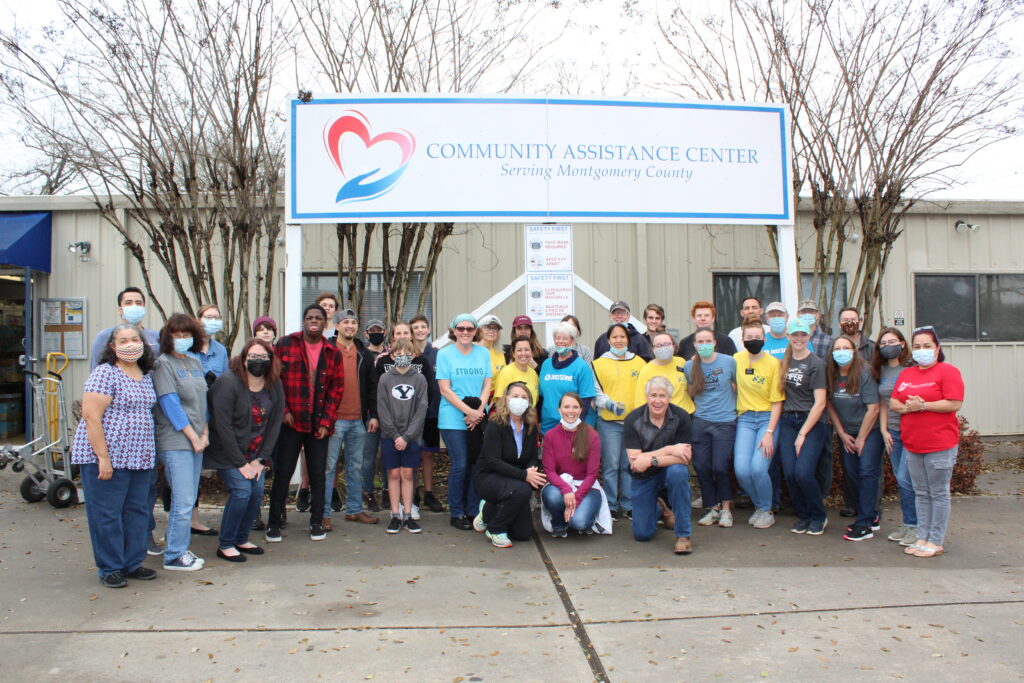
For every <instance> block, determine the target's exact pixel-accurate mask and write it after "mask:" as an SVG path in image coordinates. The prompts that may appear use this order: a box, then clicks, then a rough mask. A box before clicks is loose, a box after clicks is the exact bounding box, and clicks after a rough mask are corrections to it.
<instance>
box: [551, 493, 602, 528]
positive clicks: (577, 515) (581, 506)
mask: <svg viewBox="0 0 1024 683" xmlns="http://www.w3.org/2000/svg"><path fill="white" fill-rule="evenodd" d="M540 499H541V501H543V503H544V507H545V508H547V511H548V512H549V513H551V528H552V529H553V530H555V529H565V528H566V526H568V527H569V528H572V529H575V530H576V531H590V529H591V527H593V526H594V520H595V519H597V513H598V512H600V511H601V494H600V493H599V492H598V491H597V490H596V489H590V490H589V491H587V495H585V496H583V500H581V501H579V502H578V503H577V504H576V511H575V512H573V513H572V517H570V518H569V522H568V523H566V521H565V498H563V497H562V492H561V491H559V490H558V487H557V486H555V485H554V484H548V485H547V486H545V487H544V488H542V489H541V491H540Z"/></svg>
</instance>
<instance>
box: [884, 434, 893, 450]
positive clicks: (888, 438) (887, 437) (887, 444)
mask: <svg viewBox="0 0 1024 683" xmlns="http://www.w3.org/2000/svg"><path fill="white" fill-rule="evenodd" d="M882 441H884V442H885V453H886V455H888V454H889V453H892V447H893V439H892V434H890V433H889V430H888V429H883V430H882Z"/></svg>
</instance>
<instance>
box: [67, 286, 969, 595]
mask: <svg viewBox="0 0 1024 683" xmlns="http://www.w3.org/2000/svg"><path fill="white" fill-rule="evenodd" d="M144 306H145V299H144V296H143V294H142V292H141V291H139V290H138V289H136V288H128V289H126V290H125V291H123V292H121V294H120V295H119V296H118V313H119V315H120V317H121V318H122V323H121V324H119V325H117V326H115V327H113V328H109V329H107V330H103V331H102V332H100V334H99V335H98V336H97V341H96V343H95V344H94V347H93V351H94V357H93V366H94V368H93V370H92V372H91V374H90V376H89V378H88V380H87V381H86V384H85V388H84V395H83V400H82V415H83V419H82V421H81V423H80V424H79V426H78V429H77V432H76V434H75V437H74V442H73V447H72V462H73V463H76V464H78V465H80V466H81V473H82V484H83V487H84V489H85V494H86V507H87V512H88V520H89V531H90V536H91V539H92V544H93V551H94V557H95V560H96V566H97V569H98V572H99V576H100V581H101V582H102V583H103V584H104V585H106V586H110V587H120V586H124V585H126V583H127V580H128V579H139V580H146V579H152V578H155V576H156V572H154V571H153V570H151V569H149V568H147V567H145V566H143V564H142V563H143V560H144V559H145V557H146V554H147V552H149V553H150V554H160V555H163V566H164V568H165V569H168V570H180V571H192V570H197V569H201V568H202V567H203V566H204V564H205V561H204V559H203V558H200V557H198V556H197V555H196V554H195V553H194V552H192V551H191V550H190V549H189V545H190V543H189V541H190V538H191V536H192V535H194V534H207V535H211V534H216V535H218V536H219V547H218V550H217V556H218V557H219V558H221V559H223V560H225V561H228V562H244V561H246V560H247V559H248V558H249V557H252V556H257V555H261V554H263V552H264V550H263V548H261V547H260V546H258V545H257V544H255V543H253V542H252V540H251V539H250V532H251V531H252V530H253V529H254V528H255V529H260V528H262V529H264V539H265V541H266V542H268V543H276V542H280V541H281V540H282V539H283V534H282V529H284V528H285V527H286V525H287V509H286V508H287V504H288V502H289V493H290V492H289V485H290V483H291V481H292V477H293V475H294V474H295V471H296V469H297V468H298V467H299V466H300V463H302V477H301V480H302V484H301V485H300V488H299V491H298V494H297V507H298V509H300V510H308V512H309V538H310V539H311V540H313V541H320V540H323V539H324V538H326V535H327V533H328V532H330V531H331V530H332V528H333V527H332V524H331V516H332V515H331V513H332V512H337V511H341V510H342V509H343V510H344V519H345V520H346V521H348V522H352V523H358V524H376V523H378V522H379V521H380V520H379V519H378V517H376V516H375V515H374V514H373V513H374V512H375V511H376V510H377V509H379V508H378V507H377V506H376V498H375V493H374V486H373V483H374V480H375V478H376V475H377V472H378V469H377V468H378V463H379V466H380V469H381V474H382V479H383V481H385V482H386V484H385V485H386V491H385V495H383V496H382V497H381V501H382V503H384V507H386V508H389V509H390V517H389V519H388V524H387V525H386V528H385V531H386V532H387V533H389V534H398V533H400V532H402V531H403V530H404V531H407V532H409V533H418V532H420V531H421V527H420V525H419V520H420V506H421V504H422V505H423V507H424V508H426V509H428V510H431V511H434V512H442V511H443V510H444V506H443V505H442V503H441V502H440V501H439V500H438V499H437V498H436V497H435V496H434V494H433V483H434V481H433V480H434V473H433V466H434V461H435V457H436V455H437V453H438V452H439V449H440V446H441V443H442V441H443V443H444V447H445V449H446V451H447V454H448V458H449V460H450V469H449V473H448V480H447V484H448V486H447V503H448V512H449V515H450V524H451V526H452V527H454V528H456V529H459V530H466V531H469V530H475V531H477V532H481V533H483V534H485V535H486V537H487V538H488V539H489V540H490V542H491V543H492V544H493V545H494V546H496V547H502V548H504V547H509V546H511V545H512V544H513V543H514V542H520V541H525V540H528V539H529V538H530V537H531V536H532V534H533V533H534V522H533V513H532V506H533V499H534V492H535V491H536V492H539V500H540V506H541V522H542V525H543V527H544V528H545V529H546V530H547V531H549V532H550V534H551V535H552V536H553V537H555V538H562V537H565V536H566V535H567V534H568V531H569V530H570V529H571V530H574V531H576V532H578V533H581V534H591V533H598V534H610V533H612V528H613V524H614V521H615V520H622V519H623V518H624V517H626V518H629V519H631V528H632V533H633V536H634V538H635V539H636V540H639V541H647V540H650V539H652V538H653V537H654V536H655V533H656V529H657V525H658V524H659V522H660V523H662V524H664V525H665V527H666V528H669V529H671V530H672V531H673V533H674V536H675V545H674V552H675V553H677V554H681V555H685V554H689V553H690V552H692V550H693V543H692V540H691V536H692V527H691V513H690V511H691V507H697V508H700V507H703V508H704V509H705V510H706V512H705V513H704V514H703V516H701V517H700V519H699V521H698V524H699V525H703V526H712V525H716V526H719V527H730V526H732V525H733V522H734V514H735V505H734V503H735V502H736V498H737V494H738V493H739V491H738V490H737V489H736V488H735V486H734V479H733V476H734V475H735V481H738V483H739V487H740V489H741V490H742V491H743V492H745V494H746V496H748V497H749V499H750V502H751V504H752V507H753V508H754V512H753V514H752V515H751V516H750V518H749V520H748V522H749V523H750V524H751V525H752V526H753V527H755V528H757V529H766V528H769V527H771V526H772V525H774V524H775V521H776V520H775V513H776V512H777V511H778V510H779V507H780V505H781V496H782V481H783V480H785V483H786V488H787V490H788V493H789V498H790V501H791V502H792V505H793V508H794V511H795V513H796V521H795V522H794V523H793V525H792V527H791V531H792V532H793V533H797V534H809V535H820V534H821V533H823V532H824V530H825V527H826V525H827V517H826V515H825V509H824V504H823V498H824V497H826V496H827V495H828V493H829V490H830V488H831V481H832V472H831V466H832V441H833V434H834V435H835V438H836V439H837V440H838V443H839V445H840V447H841V449H842V453H843V458H842V463H843V472H844V498H845V500H844V502H845V505H846V507H848V508H849V510H847V509H845V508H844V510H843V511H842V512H841V514H844V515H849V516H851V517H852V518H853V521H852V524H850V525H849V526H848V527H847V528H846V530H845V533H844V538H846V539H847V540H850V541H861V540H866V539H869V538H872V536H873V534H874V532H875V531H877V530H878V529H879V528H880V526H879V525H880V519H879V517H880V506H879V500H880V496H881V474H882V458H883V456H884V454H885V453H888V455H889V458H890V461H891V463H892V467H893V471H894V473H895V475H896V478H897V481H898V483H899V495H900V505H901V511H902V520H901V521H902V524H901V525H900V526H899V527H898V528H897V529H896V530H894V531H893V532H892V533H891V534H890V535H889V538H890V540H893V541H897V542H900V543H901V544H902V545H903V546H905V548H906V552H907V553H909V554H912V555H916V556H919V557H932V556H935V555H938V554H940V553H941V552H942V551H943V542H944V536H945V531H946V525H947V521H948V516H949V481H950V475H951V471H952V466H953V463H954V462H955V460H956V453H957V445H958V443H959V426H958V423H957V419H956V411H957V410H958V409H959V407H960V405H961V402H962V400H963V383H962V380H961V378H960V374H959V372H958V371H957V370H956V368H954V367H952V366H951V365H949V364H947V363H945V362H944V355H943V353H942V349H941V347H940V344H939V340H938V338H937V336H936V334H935V331H934V330H933V329H932V328H930V327H923V328H919V329H916V330H914V333H913V335H912V337H911V339H910V341H909V342H908V341H907V339H906V338H905V337H904V336H903V334H902V333H901V332H900V331H899V330H898V329H896V328H891V327H888V328H884V329H883V330H882V331H881V333H880V335H879V338H878V341H877V342H876V341H873V340H870V339H867V338H865V337H864V335H862V334H861V326H860V324H861V321H860V316H859V315H858V312H857V311H856V310H854V309H844V310H843V311H842V312H841V314H840V326H841V330H842V335H840V336H838V337H836V338H835V339H832V338H831V337H829V336H828V335H826V334H824V333H823V332H822V331H821V330H820V329H818V307H817V305H816V303H815V302H814V301H811V300H805V301H803V302H801V303H800V305H799V309H798V311H797V315H796V316H794V317H793V318H792V319H790V316H789V313H788V311H787V310H786V307H785V306H784V305H783V304H781V303H779V302H773V303H771V304H769V305H768V306H767V307H766V308H765V309H763V310H762V306H761V302H760V301H759V300H758V299H756V298H754V297H749V298H748V299H746V300H744V302H743V307H742V309H741V314H742V315H743V317H744V321H743V323H742V325H740V326H739V327H738V328H736V329H735V330H732V331H731V332H730V333H729V334H722V333H719V332H716V331H715V328H714V325H715V317H716V313H717V311H716V309H715V306H714V305H713V304H711V303H710V302H706V301H700V302H697V303H695V304H694V306H693V307H692V308H691V311H690V315H691V319H692V321H693V323H694V327H695V331H694V332H693V333H692V334H690V335H688V336H686V337H684V338H683V339H681V340H676V339H674V338H673V337H672V335H671V334H669V333H668V332H667V331H666V329H665V325H664V323H665V311H664V309H663V308H662V307H660V306H658V305H655V304H652V305H649V306H648V307H647V308H646V309H645V311H644V322H645V324H646V325H645V326H646V328H647V329H646V330H644V331H643V332H640V331H639V330H637V329H636V328H635V327H634V326H633V325H632V324H631V323H630V322H629V320H630V308H629V306H628V304H626V303H625V302H623V301H617V302H615V303H613V304H612V305H611V307H610V309H609V318H610V325H609V327H608V329H607V330H606V331H605V332H604V333H603V334H601V335H600V336H598V338H597V339H596V341H595V343H594V345H593V347H588V346H586V345H584V344H582V343H581V342H580V336H581V335H580V329H581V328H580V324H579V321H578V320H577V319H576V318H575V317H574V316H571V315H570V316H566V317H565V318H564V319H563V320H562V321H561V323H559V324H558V325H557V326H556V327H555V329H554V333H553V337H552V341H553V342H554V343H553V345H551V346H549V347H547V348H545V347H544V345H543V344H541V342H540V340H539V338H538V336H537V334H536V331H535V330H534V326H533V321H532V320H531V319H530V318H529V317H528V316H525V315H521V316H517V317H516V318H515V319H514V320H513V322H512V334H511V335H510V338H509V343H507V344H503V343H502V330H503V325H502V323H501V321H500V319H499V318H497V316H494V315H486V316H483V317H482V318H481V319H479V320H477V319H476V318H475V317H474V316H473V315H471V314H460V315H457V316H455V317H454V318H453V319H452V321H451V323H450V325H449V326H448V339H449V341H450V342H451V343H449V344H447V345H444V346H442V347H441V348H437V347H435V346H434V345H433V344H431V343H430V334H431V329H430V322H429V321H428V320H427V319H426V318H425V317H423V316H418V317H417V318H414V319H413V320H411V321H409V322H408V323H405V322H398V323H395V324H393V325H392V326H391V329H390V330H387V329H386V327H385V325H384V323H383V321H380V320H371V321H369V322H368V323H367V324H366V325H365V326H364V327H363V332H364V334H365V342H364V340H363V339H361V338H360V321H359V317H358V315H357V314H356V313H355V312H354V311H351V310H341V309H340V306H339V302H338V300H337V298H336V296H335V295H334V294H331V293H323V294H322V295H321V296H320V297H318V298H317V300H316V302H315V303H313V304H311V305H309V306H307V307H306V308H305V310H304V311H303V318H302V327H301V330H300V331H299V332H295V333H293V334H289V335H285V336H283V337H281V338H279V339H278V338H277V325H276V323H275V322H274V321H273V320H272V319H271V318H269V317H267V316H262V317H260V318H257V319H256V320H255V321H254V323H253V336H252V337H251V338H249V339H248V340H247V341H246V342H245V343H244V344H243V346H242V349H241V352H240V353H239V354H238V355H237V356H235V357H233V358H230V359H229V357H228V356H229V354H228V352H227V350H226V349H225V348H224V347H223V345H221V344H220V343H219V342H217V341H216V338H215V336H216V334H217V333H218V332H219V331H220V328H221V325H222V322H221V316H220V312H219V311H218V310H217V308H216V307H215V306H204V307H202V308H201V309H200V310H199V312H198V314H197V316H196V317H192V316H188V315H184V314H180V313H176V314H174V315H172V316H170V318H168V320H167V322H166V323H165V325H164V327H163V328H162V329H161V330H160V331H159V333H156V332H155V331H152V330H148V329H143V328H141V327H140V326H139V323H140V322H141V320H142V318H143V317H144V314H145V309H144ZM332 333H333V334H332ZM738 348H740V349H741V350H737V349H738ZM378 452H379V460H378ZM157 462H159V463H160V464H161V465H162V470H163V473H164V476H163V480H164V482H165V483H166V485H167V488H169V490H170V494H169V501H168V519H167V530H166V534H165V540H166V545H165V546H162V547H161V546H160V545H159V544H158V543H157V540H156V535H155V533H154V530H155V527H156V521H155V517H154V514H153V509H154V505H155V502H156V497H157V486H156V483H157V476H156V463H157ZM339 462H343V463H344V481H345V496H344V500H342V499H341V496H340V495H339V494H338V492H337V489H336V484H337V476H338V472H337V470H338V465H339ZM690 467H692V468H693V470H694V471H695V472H696V475H697V479H698V481H699V486H700V498H699V500H697V501H694V502H693V503H692V504H691V488H690ZM203 469H212V470H216V471H217V473H218V475H219V476H220V478H221V479H222V480H223V482H224V484H225V486H226V488H227V489H228V492H229V494H228V499H227V502H226V504H225V506H224V512H223V517H222V520H221V527H220V529H219V531H218V530H216V529H210V528H208V527H206V526H205V525H203V524H202V523H201V521H200V520H199V519H198V518H197V517H196V516H195V506H196V501H197V495H198V487H199V482H200V472H201V471H202V470H203ZM268 470H269V471H271V472H272V476H273V483H272V485H271V493H270V504H269V511H268V515H267V521H266V523H265V524H264V523H263V520H262V515H261V513H260V507H261V503H262V499H263V493H264V486H265V482H264V478H265V476H266V474H267V472H268ZM421 472H422V478H421V482H422V485H423V486H422V496H421V489H420V488H419V487H418V486H417V478H418V477H419V476H420V473H421Z"/></svg>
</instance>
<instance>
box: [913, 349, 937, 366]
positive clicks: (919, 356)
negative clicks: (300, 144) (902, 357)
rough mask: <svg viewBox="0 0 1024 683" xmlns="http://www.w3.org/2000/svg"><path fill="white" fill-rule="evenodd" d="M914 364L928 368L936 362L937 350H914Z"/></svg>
mask: <svg viewBox="0 0 1024 683" xmlns="http://www.w3.org/2000/svg"><path fill="white" fill-rule="evenodd" d="M911 355H913V357H914V362H915V363H917V364H918V365H923V366H925V367H928V366H929V365H931V364H933V363H934V362H935V349H914V352H913V354H911Z"/></svg>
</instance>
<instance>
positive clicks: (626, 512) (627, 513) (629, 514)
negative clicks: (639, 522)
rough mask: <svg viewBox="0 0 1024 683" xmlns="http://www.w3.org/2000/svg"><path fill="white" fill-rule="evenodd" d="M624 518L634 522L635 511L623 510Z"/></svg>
mask: <svg viewBox="0 0 1024 683" xmlns="http://www.w3.org/2000/svg"><path fill="white" fill-rule="evenodd" d="M622 516H623V517H625V518H626V519H628V520H629V521H633V511H632V510H623V512H622Z"/></svg>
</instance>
